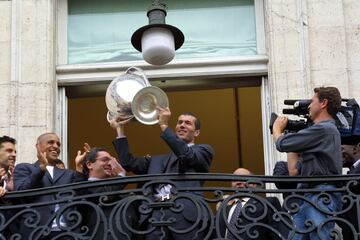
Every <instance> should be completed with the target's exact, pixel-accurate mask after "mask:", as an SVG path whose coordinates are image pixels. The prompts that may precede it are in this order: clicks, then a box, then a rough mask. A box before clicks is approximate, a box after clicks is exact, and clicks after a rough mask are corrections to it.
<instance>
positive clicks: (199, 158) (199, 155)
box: [113, 128, 214, 221]
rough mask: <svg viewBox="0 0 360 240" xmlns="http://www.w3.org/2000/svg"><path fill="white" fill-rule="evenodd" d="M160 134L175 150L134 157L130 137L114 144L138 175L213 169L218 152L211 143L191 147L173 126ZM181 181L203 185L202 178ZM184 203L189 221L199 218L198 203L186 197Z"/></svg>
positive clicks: (183, 184)
mask: <svg viewBox="0 0 360 240" xmlns="http://www.w3.org/2000/svg"><path fill="white" fill-rule="evenodd" d="M160 136H161V138H162V139H163V140H164V141H165V142H166V143H167V145H168V146H169V147H170V149H171V150H172V152H170V153H168V154H163V155H155V156H151V157H134V156H133V155H132V154H131V153H130V151H129V145H128V141H127V138H118V139H115V140H114V141H113V145H114V147H115V149H116V152H117V154H118V157H119V160H120V163H121V165H122V166H123V168H124V169H125V170H126V171H132V172H134V173H135V174H161V173H196V172H209V169H210V164H211V161H212V158H213V154H214V151H213V149H212V148H211V147H210V146H209V145H206V144H195V145H193V146H191V147H189V146H187V144H186V143H185V142H184V141H183V140H182V139H180V138H178V137H177V136H176V134H175V133H174V132H173V131H172V130H171V129H170V128H167V129H166V130H165V131H164V132H162V133H161V135H160ZM177 184H178V186H179V187H200V186H202V182H200V181H180V182H178V183H177ZM183 204H184V205H185V208H186V210H184V211H183V216H184V217H185V218H186V219H187V220H191V221H195V220H196V218H197V216H196V214H194V211H195V210H193V208H194V207H195V205H194V204H192V203H191V201H189V200H184V202H183ZM195 212H196V211H195Z"/></svg>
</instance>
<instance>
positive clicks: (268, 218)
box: [217, 197, 287, 240]
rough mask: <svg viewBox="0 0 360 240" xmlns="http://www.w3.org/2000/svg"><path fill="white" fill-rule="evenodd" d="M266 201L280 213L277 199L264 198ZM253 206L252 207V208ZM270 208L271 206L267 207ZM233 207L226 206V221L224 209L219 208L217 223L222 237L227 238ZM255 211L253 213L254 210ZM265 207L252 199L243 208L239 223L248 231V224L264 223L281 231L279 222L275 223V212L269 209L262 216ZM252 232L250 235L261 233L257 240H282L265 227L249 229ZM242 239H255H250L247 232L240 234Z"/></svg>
mask: <svg viewBox="0 0 360 240" xmlns="http://www.w3.org/2000/svg"><path fill="white" fill-rule="evenodd" d="M263 199H264V200H265V201H267V202H268V204H270V205H272V206H274V207H275V209H276V210H278V211H280V209H281V206H280V202H279V200H278V199H277V198H276V197H266V198H263ZM250 206H251V207H250ZM267 206H269V205H267ZM231 207H232V206H231V205H228V206H226V208H225V211H226V214H225V216H226V219H224V217H223V213H222V208H219V210H218V211H219V212H218V213H217V217H218V218H219V219H218V220H217V221H219V230H220V236H221V237H223V238H224V237H225V233H226V229H227V227H226V222H227V217H228V216H229V212H230V209H231ZM253 207H254V209H255V211H254V212H252V211H253V210H254V209H253ZM264 211H265V209H264V205H263V204H262V203H261V202H259V201H258V200H256V199H253V198H250V199H249V200H248V201H247V202H246V204H245V205H244V206H243V207H242V210H241V213H240V216H239V223H241V224H240V225H241V226H244V228H245V229H246V227H245V226H246V225H248V224H252V223H255V224H256V223H263V224H266V225H268V226H270V227H272V228H274V229H276V230H279V224H278V223H277V222H275V221H274V220H273V214H274V211H273V210H272V209H271V208H270V207H268V208H267V212H266V215H264V216H262V215H263V214H264ZM245 216H248V217H250V218H253V219H248V218H247V217H245ZM225 221H226V222H225ZM247 229H249V230H250V233H252V232H254V231H258V232H259V236H258V237H257V238H256V239H258V240H259V239H260V240H262V239H263V240H270V239H281V238H280V237H279V236H277V235H275V234H274V233H273V232H272V231H270V230H268V229H266V228H264V227H260V226H255V227H252V228H250V227H249V228H247ZM229 233H230V231H229V232H228V234H229ZM240 237H241V239H244V240H247V239H254V238H250V237H249V236H248V235H247V231H244V232H243V233H242V234H240ZM283 237H285V238H286V237H287V236H286V235H283Z"/></svg>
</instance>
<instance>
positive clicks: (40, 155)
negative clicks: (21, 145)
mask: <svg viewBox="0 0 360 240" xmlns="http://www.w3.org/2000/svg"><path fill="white" fill-rule="evenodd" d="M36 150H37V157H38V159H39V162H40V164H39V167H40V169H41V170H46V166H47V165H48V164H49V162H48V160H47V158H46V152H41V150H40V147H39V146H38V145H36Z"/></svg>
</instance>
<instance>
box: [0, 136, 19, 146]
mask: <svg viewBox="0 0 360 240" xmlns="http://www.w3.org/2000/svg"><path fill="white" fill-rule="evenodd" d="M6 142H9V143H12V144H14V145H15V144H16V140H15V139H14V138H12V137H9V136H6V135H4V136H2V137H0V148H2V144H3V143H6Z"/></svg>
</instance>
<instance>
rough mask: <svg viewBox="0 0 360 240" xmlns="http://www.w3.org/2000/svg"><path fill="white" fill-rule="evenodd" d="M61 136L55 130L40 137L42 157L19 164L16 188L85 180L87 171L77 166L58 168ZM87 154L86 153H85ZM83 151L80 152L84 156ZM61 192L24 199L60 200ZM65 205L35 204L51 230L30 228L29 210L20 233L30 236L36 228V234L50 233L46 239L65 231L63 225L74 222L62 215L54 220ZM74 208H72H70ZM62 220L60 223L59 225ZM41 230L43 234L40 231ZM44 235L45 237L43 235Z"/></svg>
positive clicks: (28, 200) (25, 237) (41, 224)
mask: <svg viewBox="0 0 360 240" xmlns="http://www.w3.org/2000/svg"><path fill="white" fill-rule="evenodd" d="M60 146H61V144H60V139H59V137H58V136H57V135H56V134H55V133H45V134H42V135H40V136H39V137H38V139H37V143H36V148H37V155H38V156H37V157H38V160H37V161H36V162H35V163H33V164H30V163H20V164H18V165H16V167H15V171H14V188H15V190H28V189H34V188H43V187H51V186H59V185H63V184H69V183H73V182H77V181H81V180H84V177H83V175H81V174H80V173H78V172H75V171H73V170H68V169H60V168H57V166H56V163H57V162H58V161H57V160H58V158H59V154H60ZM84 154H85V153H84ZM80 155H81V154H80V153H78V156H77V157H78V158H79V159H80V158H81V156H80ZM59 196H61V194H57V195H39V196H35V197H33V198H31V199H22V200H23V201H24V203H41V202H52V201H54V200H56V199H57V198H58V197H59ZM60 207H61V205H59V204H53V205H50V204H47V205H45V206H42V207H36V208H33V209H34V210H36V211H37V212H38V213H39V218H40V219H39V221H40V223H39V226H42V227H44V225H47V224H49V225H48V227H49V228H50V230H51V231H50V232H49V233H47V232H41V231H39V229H37V230H36V229H32V228H29V226H27V225H26V224H24V221H27V220H26V218H28V217H30V215H28V214H23V215H22V216H21V217H22V218H23V219H22V221H21V224H20V233H21V235H22V236H23V237H24V239H27V237H28V236H30V234H31V233H32V232H33V233H34V234H35V233H36V234H35V235H34V237H35V236H36V237H35V238H37V237H40V235H41V234H46V239H51V238H52V237H55V236H57V235H58V234H61V232H62V230H61V229H62V227H65V226H69V225H70V224H71V223H70V222H68V221H66V220H65V219H64V218H63V217H60V220H59V222H56V221H55V220H56V219H54V221H52V222H51V221H50V222H49V220H50V218H51V217H53V216H54V215H53V214H54V213H55V212H56V211H57V210H58V209H59V208H60ZM69 210H70V209H69ZM58 223H59V224H60V226H59V225H58ZM37 234H40V235H37ZM40 239H42V238H40Z"/></svg>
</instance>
